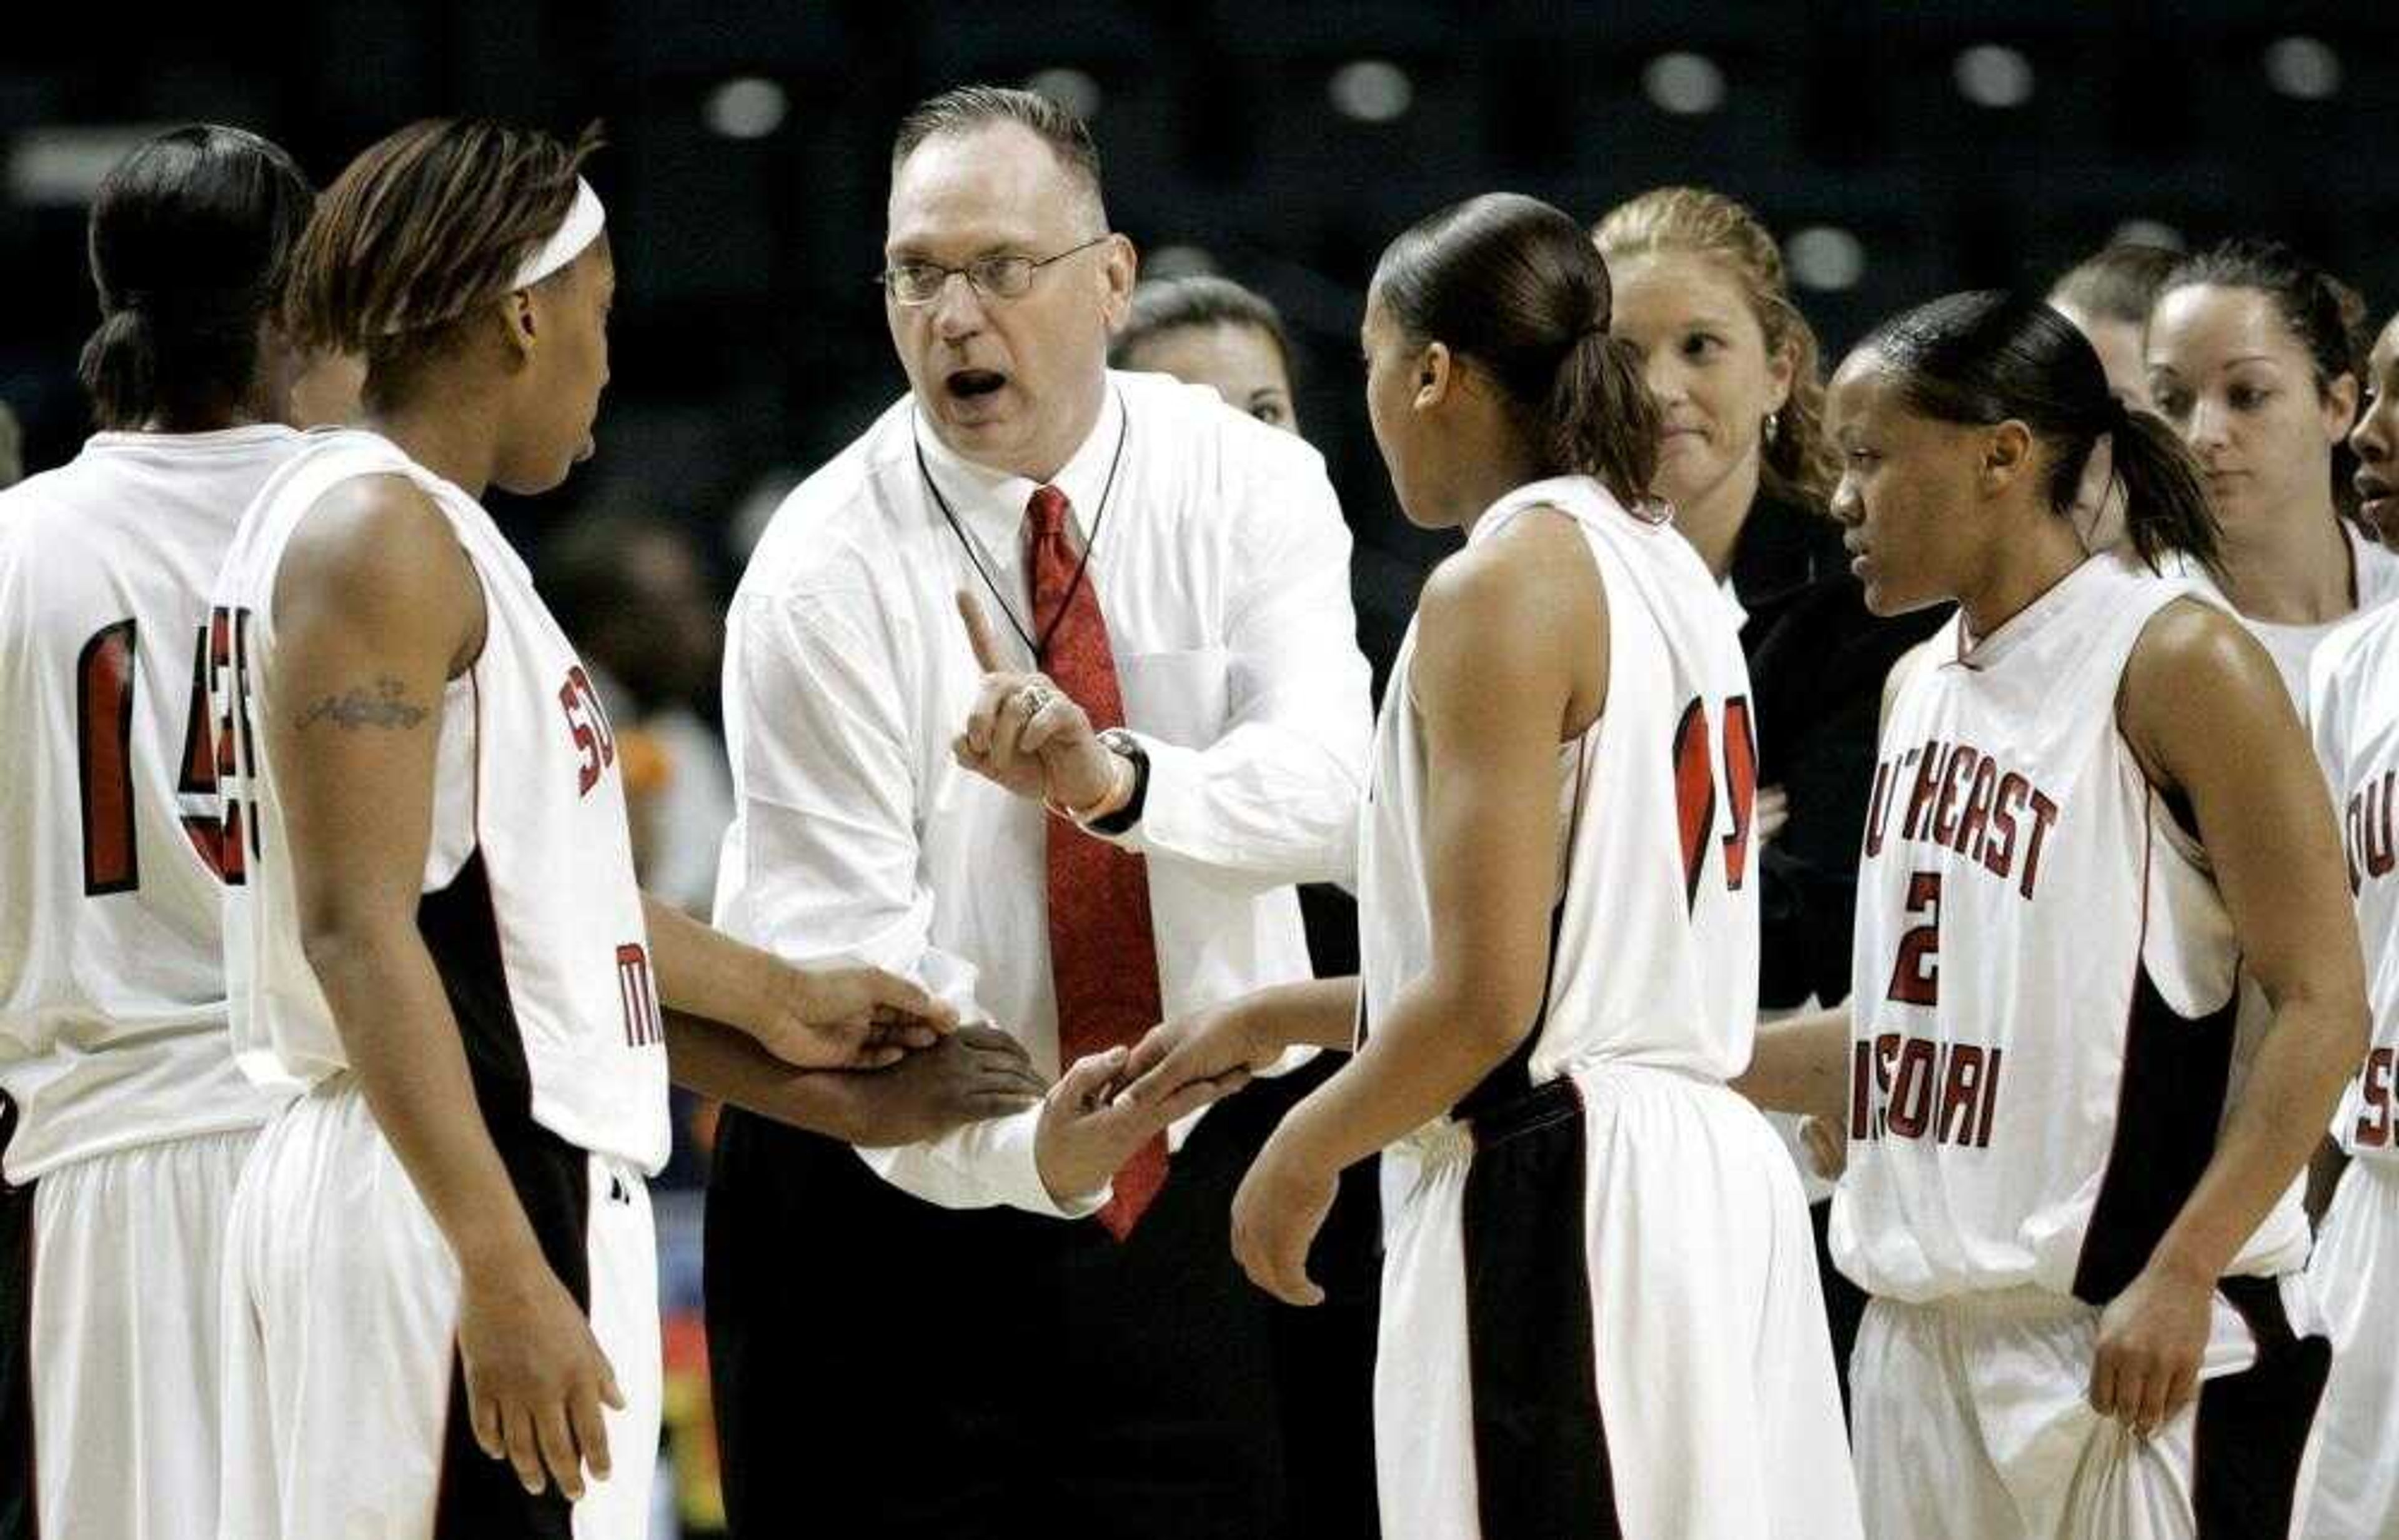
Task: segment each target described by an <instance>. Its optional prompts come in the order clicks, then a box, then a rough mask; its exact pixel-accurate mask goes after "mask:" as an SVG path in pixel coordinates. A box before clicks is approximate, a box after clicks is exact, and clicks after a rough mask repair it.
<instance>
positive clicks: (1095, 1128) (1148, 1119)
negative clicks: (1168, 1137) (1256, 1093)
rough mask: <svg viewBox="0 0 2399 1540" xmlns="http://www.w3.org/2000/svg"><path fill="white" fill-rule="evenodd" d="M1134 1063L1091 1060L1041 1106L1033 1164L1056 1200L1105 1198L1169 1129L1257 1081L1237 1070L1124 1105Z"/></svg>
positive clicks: (1071, 1071)
mask: <svg viewBox="0 0 2399 1540" xmlns="http://www.w3.org/2000/svg"><path fill="white" fill-rule="evenodd" d="M1129 1057H1130V1056H1129V1054H1128V1053H1127V1051H1126V1050H1125V1049H1124V1048H1121V1047H1115V1048H1110V1049H1108V1050H1107V1052H1105V1053H1093V1054H1086V1055H1085V1056H1084V1057H1082V1058H1081V1059H1078V1060H1076V1061H1075V1062H1074V1064H1073V1065H1071V1066H1070V1067H1069V1068H1068V1069H1067V1071H1066V1073H1065V1074H1064V1076H1063V1077H1062V1078H1061V1079H1060V1080H1059V1082H1058V1083H1057V1084H1056V1085H1054V1086H1052V1087H1050V1094H1049V1096H1048V1097H1046V1098H1045V1099H1044V1100H1043V1101H1042V1103H1041V1122H1040V1126H1039V1127H1038V1128H1037V1129H1036V1130H1035V1133H1034V1138H1033V1159H1034V1164H1035V1165H1036V1166H1037V1168H1038V1169H1039V1170H1040V1172H1041V1184H1042V1185H1043V1186H1044V1187H1046V1188H1048V1189H1049V1190H1050V1198H1051V1200H1052V1201H1054V1202H1057V1203H1061V1204H1065V1203H1071V1202H1074V1201H1075V1200H1077V1199H1078V1198H1082V1197H1086V1196H1090V1195H1091V1194H1092V1193H1095V1192H1098V1191H1099V1190H1100V1188H1101V1187H1102V1186H1104V1185H1105V1184H1106V1183H1107V1182H1108V1181H1109V1180H1110V1179H1112V1178H1113V1177H1115V1175H1116V1174H1117V1172H1118V1170H1119V1169H1122V1168H1123V1166H1124V1163H1125V1162H1126V1161H1128V1160H1131V1159H1132V1157H1133V1155H1134V1154H1135V1153H1136V1152H1137V1151H1139V1150H1140V1148H1141V1147H1142V1146H1143V1145H1145V1144H1146V1143H1148V1142H1149V1141H1150V1140H1151V1139H1153V1138H1155V1137H1156V1136H1157V1135H1159V1134H1160V1133H1163V1132H1164V1131H1165V1130H1166V1126H1167V1125H1168V1124H1170V1123H1172V1122H1174V1121H1175V1120H1177V1119H1178V1118H1181V1117H1184V1116H1185V1115H1186V1114H1191V1113H1196V1112H1198V1111H1199V1110H1200V1108H1202V1107H1204V1106H1206V1105H1208V1104H1209V1103H1210V1102H1212V1101H1220V1100H1222V1099H1223V1098H1225V1097H1227V1096H1230V1095H1232V1094H1233V1093H1234V1092H1235V1091H1237V1090H1240V1088H1241V1087H1243V1086H1246V1085H1248V1084H1249V1083H1250V1074H1249V1072H1248V1071H1247V1070H1238V1069H1237V1070H1233V1071H1231V1072H1229V1073H1227V1074H1220V1075H1217V1076H1214V1077H1213V1078H1212V1079H1207V1080H1195V1081H1192V1082H1191V1083H1189V1084H1188V1085H1186V1086H1183V1087H1180V1088H1178V1089H1176V1090H1174V1091H1172V1092H1170V1093H1169V1094H1167V1095H1166V1096H1163V1097H1160V1098H1159V1099H1157V1100H1156V1101H1145V1102H1132V1101H1120V1100H1118V1097H1117V1095H1116V1090H1117V1087H1118V1080H1119V1078H1120V1077H1121V1076H1122V1074H1124V1067H1125V1061H1126V1060H1127V1059H1128V1058H1129Z"/></svg>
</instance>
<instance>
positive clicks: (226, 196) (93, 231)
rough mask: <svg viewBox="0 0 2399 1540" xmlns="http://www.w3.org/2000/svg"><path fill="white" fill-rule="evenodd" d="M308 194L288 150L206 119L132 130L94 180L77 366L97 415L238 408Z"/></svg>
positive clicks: (111, 417)
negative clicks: (95, 315)
mask: <svg viewBox="0 0 2399 1540" xmlns="http://www.w3.org/2000/svg"><path fill="white" fill-rule="evenodd" d="M315 201H316V195H315V194H314V193H313V192H311V191H310V190H309V186H308V182H307V179H306V178H305V177H304V176H302V175H301V174H300V169H299V168H298V167H297V166H295V165H293V164H292V161H291V156H290V155H286V154H284V152H283V151H281V150H280V149H278V148H277V147H276V146H275V145H273V144H270V143H268V142H266V141H265V140H263V139H261V138H259V137H258V136H257V135H256V134H253V133H250V132H247V131H245V130H243V129H240V128H221V127H218V126H215V125H212V124H204V123H203V124H193V125H191V126H189V127H187V128H174V129H169V131H168V132H166V133H163V134H160V135H158V136H157V137H156V138H155V139H149V140H145V141H143V142H142V143H141V144H139V145H137V146H135V147H134V149H133V151H132V152H131V153H130V154H129V155H127V156H126V157H125V158H124V159H123V160H121V161H119V162H118V163H117V164H116V165H115V167H113V168H112V169H110V170H109V173H108V175H107V176H105V177H103V178H102V179H101V183H100V188H99V190H98V192H97V193H96V194H95V195H94V196H93V198H92V206H91V218H90V223H89V229H88V246H89V248H90V253H91V277H92V286H93V287H94V288H95V289H97V290H99V292H100V317H101V319H100V327H99V330H97V331H94V332H93V333H92V336H91V340H90V341H89V342H88V343H86V344H84V350H83V358H82V363H81V368H80V372H81V374H82V377H83V383H84V385H85V386H86V387H87V388H88V390H89V391H90V392H91V401H92V412H93V415H94V416H95V417H96V418H98V419H99V422H100V426H102V427H109V428H130V427H139V426H141V425H142V424H143V423H144V422H147V421H149V420H151V419H153V418H156V419H162V420H166V421H169V422H174V421H176V420H207V419H210V418H222V417H225V416H228V415H234V414H238V413H241V412H243V411H244V410H245V409H246V408H248V407H249V406H250V405H251V397H252V396H253V394H254V393H255V391H256V390H257V388H258V385H259V381H260V377H261V374H262V367H261V365H262V360H261V358H260V357H259V329H260V325H261V323H262V322H264V321H267V320H271V319H273V318H274V317H275V316H276V313H277V309H278V301H279V298H280V295H281V292H282V288H283V279H284V275H285V273H286V272H287V271H288V269H289V266H290V261H291V251H292V249H293V248H294V247H295V246H296V245H298V243H299V239H300V233H301V231H302V229H303V228H304V227H305V225H306V223H307V221H308V213H309V209H310V208H311V206H312V205H313V204H314V203H315Z"/></svg>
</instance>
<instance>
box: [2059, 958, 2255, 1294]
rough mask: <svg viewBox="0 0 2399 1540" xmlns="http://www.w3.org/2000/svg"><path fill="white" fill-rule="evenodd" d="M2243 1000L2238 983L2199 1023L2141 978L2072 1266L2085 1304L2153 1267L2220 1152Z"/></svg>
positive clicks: (2142, 973) (2120, 1289)
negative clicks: (2111, 1138) (2091, 1200)
mask: <svg viewBox="0 0 2399 1540" xmlns="http://www.w3.org/2000/svg"><path fill="white" fill-rule="evenodd" d="M2240 1006H2241V992H2240V990H2239V989H2238V988H2237V987H2236V988H2235V989H2234V990H2233V992H2232V996H2231V998H2230V999H2228V1000H2226V1001H2225V1002H2224V1006H2223V1008H2222V1009H2220V1010H2216V1011H2215V1012H2212V1013H2210V1014H2209V1015H2207V1016H2204V1017H2202V1018H2201V1019H2200V1020H2196V1021H2194V1020H2189V1018H2187V1017H2181V1016H2177V1015H2175V1012H2174V1007H2172V1006H2168V1005H2167V1004H2166V1003H2165V1001H2164V999H2163V998H2162V997H2161V996H2160V995H2159V993H2158V991H2157V986H2156V985H2155V984H2152V983H2151V982H2150V981H2149V970H2148V968H2146V967H2144V968H2142V969H2140V972H2139V976H2138V977H2137V978H2135V979H2134V980H2133V1008H2132V1012H2131V1015H2130V1018H2129V1020H2126V1022H2125V1024H2124V1079H2123V1083H2122V1085H2121V1087H2119V1088H2118V1093H2117V1101H2116V1139H2115V1142H2114V1144H2113V1145H2112V1146H2110V1148H2109V1150H2108V1175H2107V1177H2106V1179H2105V1180H2104V1181H2102V1182H2100V1184H2099V1200H2098V1202H2097V1203H2096V1204H2094V1206H2093V1207H2092V1209H2091V1226H2090V1228H2089V1229H2088V1230H2087V1231H2085V1232H2084V1233H2083V1236H2082V1257H2081V1260H2080V1262H2078V1263H2076V1264H2075V1269H2074V1297H2075V1298H2077V1299H2079V1300H2080V1301H2082V1302H2083V1303H2084V1304H2096V1305H2101V1306H2105V1305H2106V1304H2108V1301H2110V1300H2112V1299H2114V1298H2115V1297H2116V1296H2117V1295H2118V1294H2121V1293H2122V1292H2123V1291H2124V1287H2125V1285H2127V1284H2129V1283H2131V1282H2132V1281H2133V1279H2134V1278H2135V1277H2137V1276H2138V1275H2139V1274H2140V1271H2141V1269H2142V1268H2143V1267H2144V1266H2146V1265H2148V1260H2149V1253H2150V1252H2151V1251H2153V1250H2157V1245H2158V1239H2159V1237H2160V1236H2163V1235H2164V1234H2165V1233H2166V1226H2167V1225H2169V1224H2172V1223H2174V1217H2175V1215H2176V1214H2178V1213H2180V1212H2182V1206H2183V1204H2184V1203H2186V1202H2187V1201H2189V1197H2190V1195H2191V1191H2192V1189H2193V1188H2195V1187H2197V1186H2198V1185H2199V1178H2200V1173H2201V1172H2202V1171H2204V1170H2206V1169H2207V1163H2208V1160H2209V1159H2210V1158H2211V1157H2212V1156H2214V1155H2215V1154H2216V1128H2217V1126H2218V1125H2219V1124H2220V1123H2221V1122H2222V1121H2223V1118H2224V1098H2225V1094H2226V1092H2227V1090H2228V1089H2229V1088H2230V1082H2231V1076H2232V1020H2233V1017H2234V1015H2235V1014H2236V1013H2238V1011H2239V1010H2240Z"/></svg>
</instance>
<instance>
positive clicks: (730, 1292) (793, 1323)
mask: <svg viewBox="0 0 2399 1540" xmlns="http://www.w3.org/2000/svg"><path fill="white" fill-rule="evenodd" d="M1312 1068H1313V1067H1311V1069H1312ZM1323 1073H1326V1072H1324V1071H1314V1072H1313V1073H1311V1074H1308V1082H1309V1083H1312V1082H1313V1081H1314V1080H1315V1079H1317V1078H1320V1077H1321V1074H1323ZM1297 1079H1298V1077H1286V1080H1285V1081H1284V1082H1271V1081H1269V1082H1261V1083H1259V1084H1258V1085H1255V1086H1253V1087H1250V1088H1249V1089H1247V1090H1245V1091H1243V1092H1241V1093H1240V1095H1239V1096H1236V1097H1233V1098H1230V1099H1228V1100H1227V1101H1225V1102H1224V1103H1222V1104H1221V1105H1219V1106H1218V1107H1216V1108H1215V1109H1213V1111H1212V1112H1211V1113H1210V1114H1208V1115H1207V1116H1206V1117H1205V1118H1203V1119H1201V1121H1200V1125H1199V1127H1198V1128H1197V1129H1195V1130H1194V1132H1193V1134H1192V1137H1191V1139H1190V1141H1188V1142H1187V1143H1186V1145H1185V1147H1184V1148H1183V1149H1182V1150H1181V1151H1180V1152H1178V1153H1177V1154H1176V1155H1175V1157H1174V1160H1173V1163H1172V1166H1171V1167H1170V1168H1169V1174H1168V1178H1167V1182H1166V1186H1165V1188H1164V1189H1163V1190H1162V1191H1161V1192H1160V1194H1159V1196H1158V1198H1157V1200H1156V1201H1155V1202H1154V1203H1153V1204H1152V1205H1151V1207H1150V1209H1149V1211H1148V1212H1147V1213H1146V1214H1145V1216H1144V1217H1143V1220H1142V1222H1141V1223H1140V1225H1139V1226H1138V1227H1136V1229H1135V1230H1134V1231H1133V1234H1132V1237H1131V1238H1130V1239H1129V1240H1128V1241H1126V1242H1125V1243H1123V1244H1121V1245H1120V1244H1118V1242H1117V1241H1115V1240H1114V1239H1112V1238H1110V1236H1108V1234H1107V1232H1106V1231H1105V1230H1104V1229H1103V1228H1101V1226H1100V1225H1099V1224H1098V1223H1096V1222H1093V1221H1081V1222H1077V1223H1065V1222H1062V1221H1059V1220H1054V1219H1046V1218H1041V1217H1039V1216H1036V1215H1032V1214H1025V1213H1020V1212H1017V1211H1015V1210H1012V1209H975V1210H964V1211H961V1210H954V1209H941V1208H937V1207H935V1206H933V1205H931V1204H928V1203H924V1202H921V1201H919V1200H918V1199H916V1198H914V1197H911V1196H908V1195H907V1194H905V1193H902V1192H901V1191H900V1190H899V1189H897V1188H895V1187H892V1186H890V1185H888V1183H886V1182H883V1181H882V1180H881V1179H880V1178H879V1177H877V1176H875V1175H874V1173H873V1172H872V1171H870V1170H868V1169H866V1167H865V1166H864V1165H863V1164H862V1163H861V1161H860V1160H859V1158H858V1156H857V1155H855V1154H854V1153H853V1152H852V1151H850V1150H849V1149H848V1148H847V1147H846V1146H844V1145H842V1144H839V1143H837V1142H835V1141H831V1140H827V1139H823V1138H820V1137H819V1136H816V1135H812V1134H806V1133H802V1132H799V1131H797V1130H794V1129H791V1128H782V1127H779V1126H778V1125H774V1124H770V1123H767V1122H765V1121H764V1120H761V1119H757V1118H753V1117H749V1116H745V1115H743V1114H739V1113H738V1112H734V1111H731V1110H728V1111H727V1112H726V1113H725V1120H724V1122H723V1124H722V1125H721V1127H720V1129H719V1132H718V1138H717V1147H716V1160H715V1167H714V1169H713V1171H712V1179H711V1182H710V1187H709V1204H708V1230H707V1292H708V1332H709V1360H710V1367H711V1372H712V1379H713V1382H714V1387H715V1399H716V1421H717V1433H718V1439H719V1442H720V1447H721V1450H722V1454H723V1471H724V1487H725V1507H726V1513H727V1517H728V1520H729V1522H730V1525H731V1528H732V1533H733V1534H734V1535H735V1536H736V1537H737V1540H804V1537H805V1540H813V1537H816V1536H824V1537H826V1540H886V1537H888V1540H1016V1537H1018V1536H1026V1537H1030V1536H1036V1535H1038V1536H1045V1537H1051V1540H1055V1537H1060V1536H1073V1537H1075V1540H1112V1537H1118V1536H1121V1537H1123V1540H1172V1537H1175V1536H1185V1535H1187V1536H1191V1537H1193V1540H1203V1537H1204V1540H1246V1537H1252V1536H1254V1537H1258V1540H1327V1537H1331V1540H1347V1537H1349V1536H1366V1535H1371V1534H1372V1533H1374V1529H1373V1521H1374V1487H1373V1482H1374V1469H1373V1452H1372V1444H1371V1425H1372V1410H1371V1391H1370V1376H1371V1371H1372V1362H1373V1353H1374V1321H1375V1295H1376V1275H1377V1272H1378V1268H1379V1255H1378V1232H1379V1228H1380V1226H1379V1221H1378V1217H1377V1215H1376V1211H1375V1207H1374V1202H1373V1173H1372V1168H1371V1166H1369V1167H1362V1168H1361V1169H1359V1170H1357V1171H1353V1172H1352V1173H1350V1175H1349V1178H1348V1179H1347V1181H1346V1182H1345V1191H1344V1195H1343V1197H1342V1200H1341V1202H1340V1203H1338V1204H1336V1205H1335V1218H1334V1220H1333V1221H1332V1222H1331V1223H1328V1224H1327V1226H1326V1229H1325V1232H1324V1234H1323V1235H1322V1236H1321V1237H1320V1238H1319V1240H1318V1242H1317V1246H1316V1249H1315V1251H1314V1252H1313V1253H1312V1255H1311V1259H1310V1265H1311V1267H1312V1268H1313V1270H1314V1274H1315V1277H1317V1280H1318V1281H1319V1282H1321V1283H1322V1284H1323V1285H1324V1286H1325V1289H1326V1291H1327V1294H1328V1296H1329V1298H1328V1303H1327V1304H1324V1305H1321V1306H1318V1307H1317V1308H1316V1309H1314V1310H1312V1311H1305V1312H1299V1311H1290V1310H1287V1309H1285V1308H1283V1307H1281V1306H1279V1305H1276V1304H1274V1303H1273V1302H1272V1301H1271V1300H1270V1299H1268V1298H1267V1295H1265V1294H1263V1293H1261V1292H1260V1291H1258V1290H1256V1289H1254V1287H1252V1286H1251V1285H1250V1283H1249V1281H1248V1280H1247V1279H1246V1278H1244V1277H1242V1276H1241V1274H1240V1269H1239V1268H1238V1267H1237V1266H1235V1265H1234V1263H1233V1260H1232V1251H1231V1244H1230V1238H1229V1212H1230V1209H1231V1204H1232V1198H1233V1193H1234V1190H1235V1189H1236V1188H1237V1187H1238V1186H1239V1185H1240V1179H1241V1176H1242V1174H1243V1172H1244V1171H1246V1170H1247V1169H1248V1166H1249V1163H1250V1160H1251V1158H1252V1156H1253V1155H1255V1153H1256V1152H1257V1149H1258V1147H1259V1146H1260V1145H1261V1144H1262V1143H1263V1142H1264V1141H1265V1139H1266V1136H1267V1133H1269V1132H1270V1131H1271V1130H1272V1128H1273V1126H1274V1124H1275V1123H1276V1122H1277V1121H1278V1120H1279V1119H1280V1118H1281V1115H1282V1114H1283V1113H1284V1112H1285V1111H1286V1110H1287V1109H1288V1108H1289V1106H1290V1105H1291V1103H1292V1102H1293V1101H1295V1100H1296V1099H1297V1097H1298V1095H1299V1094H1301V1093H1302V1092H1303V1090H1304V1089H1305V1086H1304V1085H1303V1084H1295V1083H1294V1082H1295V1081H1296V1080H1297ZM1294 1317H1306V1318H1304V1319H1297V1318H1294Z"/></svg>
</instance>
